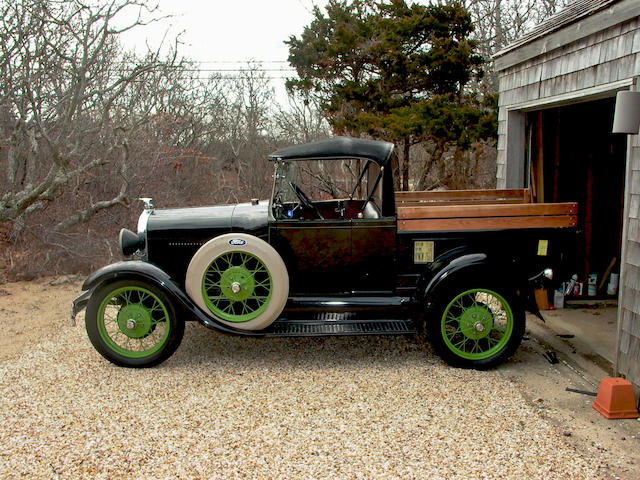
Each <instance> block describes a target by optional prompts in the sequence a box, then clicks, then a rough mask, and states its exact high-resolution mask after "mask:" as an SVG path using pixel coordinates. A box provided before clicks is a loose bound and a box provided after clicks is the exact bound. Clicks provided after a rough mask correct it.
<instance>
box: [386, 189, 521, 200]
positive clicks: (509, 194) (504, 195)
mask: <svg viewBox="0 0 640 480" xmlns="http://www.w3.org/2000/svg"><path fill="white" fill-rule="evenodd" d="M528 196H529V193H528V189H526V188H524V189H523V188H517V189H506V190H443V191H418V192H396V203H401V202H407V201H408V202H431V201H443V200H445V201H458V200H476V199H477V200H498V199H523V200H524V199H527V198H528Z"/></svg>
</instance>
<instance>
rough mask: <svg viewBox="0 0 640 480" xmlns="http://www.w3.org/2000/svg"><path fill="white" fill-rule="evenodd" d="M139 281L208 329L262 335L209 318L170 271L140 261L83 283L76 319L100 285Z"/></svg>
mask: <svg viewBox="0 0 640 480" xmlns="http://www.w3.org/2000/svg"><path fill="white" fill-rule="evenodd" d="M126 279H129V280H138V281H141V282H145V283H149V284H151V285H153V286H155V287H156V288H158V289H160V290H162V291H163V292H164V293H165V294H166V295H167V297H168V298H169V299H170V301H171V303H172V304H173V306H174V308H175V309H176V312H177V313H183V314H187V315H193V316H195V318H196V320H198V321H199V322H200V323H202V324H203V325H205V326H206V327H209V328H212V329H214V330H219V331H221V332H224V333H233V334H240V335H245V336H246V335H249V336H260V335H261V334H260V333H259V332H252V331H248V330H239V329H236V328H233V327H229V326H227V325H224V324H222V323H219V322H217V321H216V320H215V319H213V318H211V317H209V316H208V315H207V314H206V313H205V312H203V311H202V310H201V309H200V307H198V306H197V305H196V304H195V303H193V302H192V301H191V299H190V298H189V297H188V296H187V294H186V293H185V292H184V291H183V290H182V289H180V287H178V285H176V283H175V282H174V281H173V280H172V279H171V277H170V276H169V275H167V273H166V272H164V271H163V270H161V269H160V268H158V267H156V266H155V265H153V264H151V263H147V262H142V261H139V260H129V261H123V262H117V263H112V264H110V265H107V266H105V267H102V268H100V269H98V270H96V271H95V272H93V273H92V274H91V275H89V276H88V277H87V279H86V280H85V281H84V283H83V284H82V290H84V292H83V293H82V295H80V296H79V297H78V298H76V299H75V300H74V302H73V307H72V310H71V311H72V318H75V315H76V314H77V313H78V312H79V311H80V310H82V309H83V308H84V307H85V306H86V304H87V302H88V301H89V297H90V296H91V293H92V292H93V290H95V288H96V287H98V286H99V285H102V284H103V283H105V282H109V281H114V280H126Z"/></svg>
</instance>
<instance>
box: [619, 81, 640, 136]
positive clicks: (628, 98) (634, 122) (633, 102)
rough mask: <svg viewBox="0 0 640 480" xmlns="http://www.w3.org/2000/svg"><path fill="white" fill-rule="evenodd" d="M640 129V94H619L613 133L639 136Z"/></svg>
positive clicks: (627, 92) (626, 92) (624, 92)
mask: <svg viewBox="0 0 640 480" xmlns="http://www.w3.org/2000/svg"><path fill="white" fill-rule="evenodd" d="M639 128H640V92H629V91H622V92H618V94H617V95H616V111H615V115H614V117H613V130H612V131H613V133H631V134H637V133H638V129H639Z"/></svg>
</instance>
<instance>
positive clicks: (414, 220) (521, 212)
mask: <svg viewBox="0 0 640 480" xmlns="http://www.w3.org/2000/svg"><path fill="white" fill-rule="evenodd" d="M577 224H578V205H577V203H573V202H568V203H529V204H519V203H514V204H502V205H455V204H453V205H448V206H440V205H438V206H430V205H422V206H419V207H415V206H409V207H402V206H401V207H398V230H399V231H431V232H435V231H468V230H511V229H520V228H522V229H524V228H570V227H575V226H576V225H577Z"/></svg>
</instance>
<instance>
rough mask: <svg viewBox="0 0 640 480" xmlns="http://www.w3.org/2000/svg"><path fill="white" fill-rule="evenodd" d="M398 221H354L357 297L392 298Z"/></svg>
mask: <svg viewBox="0 0 640 480" xmlns="http://www.w3.org/2000/svg"><path fill="white" fill-rule="evenodd" d="M395 258H396V219H395V217H386V218H385V217H382V218H354V219H352V220H351V269H350V270H351V276H352V282H353V285H352V289H351V290H352V292H353V293H354V294H390V293H393V291H394V288H395V280H396V279H395Z"/></svg>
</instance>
